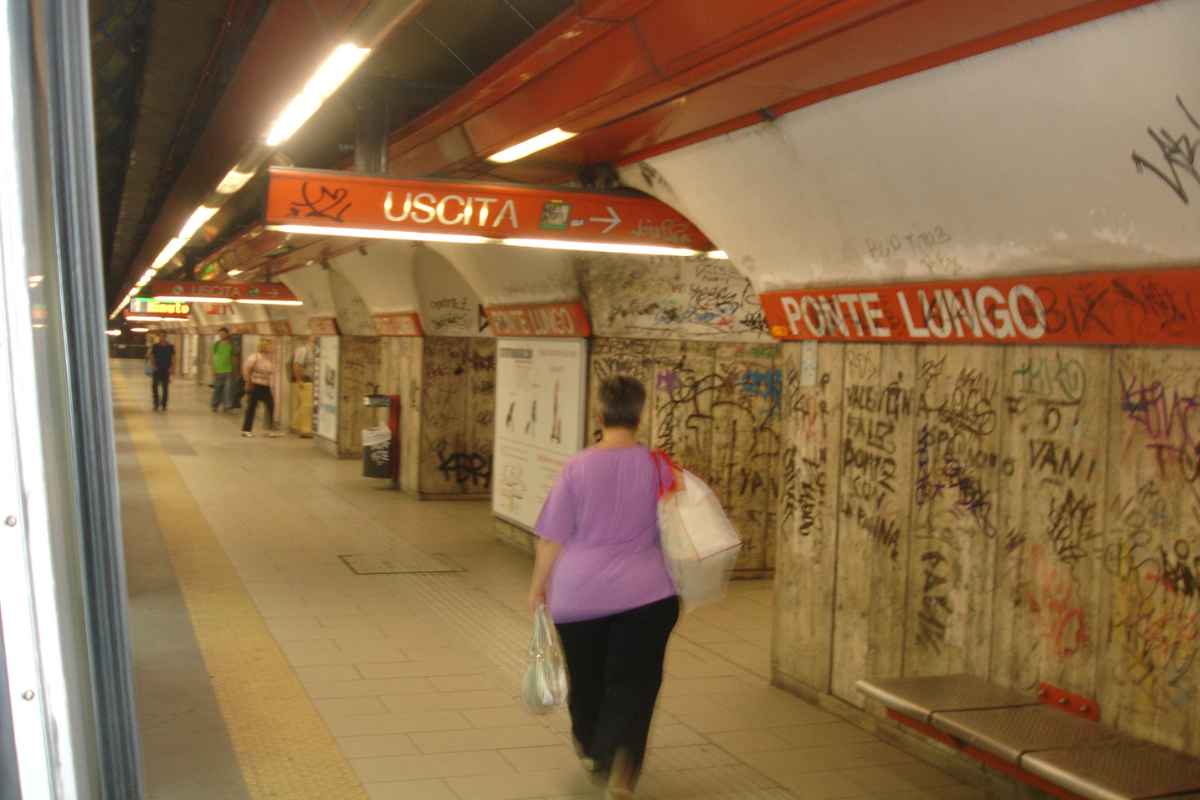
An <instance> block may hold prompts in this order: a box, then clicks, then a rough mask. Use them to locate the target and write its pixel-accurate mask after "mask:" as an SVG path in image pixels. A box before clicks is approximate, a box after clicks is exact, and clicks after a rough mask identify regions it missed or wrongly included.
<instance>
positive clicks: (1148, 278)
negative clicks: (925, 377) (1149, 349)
mask: <svg viewBox="0 0 1200 800" xmlns="http://www.w3.org/2000/svg"><path fill="white" fill-rule="evenodd" d="M761 299H762V304H763V311H764V313H765V314H766V317H767V323H768V326H769V327H770V330H771V334H772V335H773V336H775V338H777V339H783V340H804V339H814V340H820V341H841V342H861V341H874V342H915V343H935V342H940V343H998V344H1113V345H1120V344H1156V345H1197V344H1200V270H1196V269H1174V270H1155V271H1137V272H1104V273H1089V274H1081V275H1048V276H1041V277H1022V278H1009V279H1003V280H983V281H946V282H938V283H928V284H906V285H893V286H882V287H869V288H866V287H859V288H843V289H838V288H826V289H802V290H794V291H781V292H767V293H764V294H763V295H762V296H761Z"/></svg>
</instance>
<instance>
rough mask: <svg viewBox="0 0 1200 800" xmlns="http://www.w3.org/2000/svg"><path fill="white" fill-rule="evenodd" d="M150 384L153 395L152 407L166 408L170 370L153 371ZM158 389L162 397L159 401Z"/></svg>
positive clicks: (169, 391)
mask: <svg viewBox="0 0 1200 800" xmlns="http://www.w3.org/2000/svg"><path fill="white" fill-rule="evenodd" d="M151 384H152V389H151V391H152V392H153V393H154V407H155V408H166V407H167V399H168V396H169V395H170V393H171V370H169V369H156V370H154V377H153V378H152V380H151ZM160 389H161V390H162V391H161V395H162V397H161V399H160V397H159V394H160V392H159V390H160Z"/></svg>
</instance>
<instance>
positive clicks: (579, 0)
mask: <svg viewBox="0 0 1200 800" xmlns="http://www.w3.org/2000/svg"><path fill="white" fill-rule="evenodd" d="M656 2H658V0H576V3H575V5H576V11H575V13H576V14H578V15H579V16H581V17H583V18H585V19H601V20H606V21H608V22H624V21H625V20H627V19H629V18H630V17H632V16H634V15H635V14H637V13H638V12H639V11H641V10H642V9H644V8H646V7H647V6H652V5H654V4H655V3H656Z"/></svg>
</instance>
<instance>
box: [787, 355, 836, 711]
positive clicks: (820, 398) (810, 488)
mask: <svg viewBox="0 0 1200 800" xmlns="http://www.w3.org/2000/svg"><path fill="white" fill-rule="evenodd" d="M844 350H845V345H840V344H831V345H822V346H821V347H820V348H817V347H815V346H811V345H807V346H806V345H801V344H785V345H783V346H782V348H781V353H780V356H781V357H780V361H781V366H782V371H783V409H782V410H783V422H782V434H783V452H782V457H781V459H780V476H779V479H780V490H779V501H778V502H779V505H778V512H777V516H776V519H777V520H778V542H777V545H776V573H775V630H774V635H773V636H772V653H771V663H772V669H773V670H774V672H775V673H776V674H778V675H779V676H781V677H783V678H784V679H785V680H786V681H787V682H789V683H800V684H803V685H805V686H808V687H810V688H812V689H815V690H817V691H819V692H828V691H830V680H831V666H832V655H833V629H834V628H833V616H834V580H835V577H836V574H837V573H836V570H837V537H838V525H837V521H838V520H837V493H838V483H839V477H840V471H841V470H840V467H841V460H840V458H839V457H838V453H839V448H838V441H839V439H840V438H841V427H842V410H841V404H842V378H843V374H844V370H843V366H842V363H843V351H844Z"/></svg>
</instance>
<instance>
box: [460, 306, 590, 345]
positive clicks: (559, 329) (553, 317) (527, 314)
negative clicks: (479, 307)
mask: <svg viewBox="0 0 1200 800" xmlns="http://www.w3.org/2000/svg"><path fill="white" fill-rule="evenodd" d="M483 313H484V314H486V315H487V318H488V324H489V325H491V327H492V332H493V333H494V334H495V335H497V336H558V337H586V336H590V335H591V333H592V328H591V325H590V324H588V316H587V309H585V308H584V307H583V303H543V304H535V305H512V306H487V307H485V308H484V309H483Z"/></svg>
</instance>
